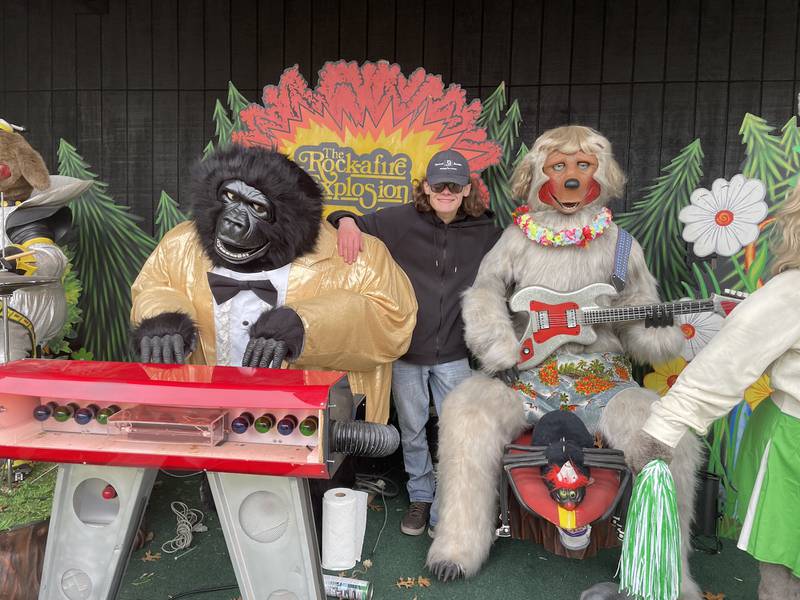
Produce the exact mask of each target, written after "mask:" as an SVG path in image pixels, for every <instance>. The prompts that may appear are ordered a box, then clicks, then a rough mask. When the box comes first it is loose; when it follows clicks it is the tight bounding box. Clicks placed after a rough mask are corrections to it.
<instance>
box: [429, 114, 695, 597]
mask: <svg viewBox="0 0 800 600" xmlns="http://www.w3.org/2000/svg"><path fill="white" fill-rule="evenodd" d="M623 184H624V175H623V174H622V172H621V170H620V168H619V166H618V165H617V163H616V161H615V160H614V158H613V156H612V153H611V144H610V143H609V141H608V140H607V139H606V138H604V137H603V136H602V135H600V134H599V133H597V132H596V131H593V130H592V129H589V128H587V127H579V126H568V127H559V128H557V129H553V130H550V131H547V132H545V133H544V134H543V135H542V136H540V137H539V138H538V139H537V140H536V142H535V144H534V146H533V148H532V150H531V151H530V153H529V154H528V155H527V156H526V157H525V159H523V161H522V163H521V164H520V165H519V166H518V168H517V170H516V171H515V173H514V176H513V179H512V187H513V189H512V192H513V194H514V196H515V197H517V198H525V199H526V201H527V206H523V207H521V208H520V209H518V210H517V211H516V213H515V223H514V224H511V225H509V227H508V228H507V229H506V231H505V232H504V233H503V236H502V237H501V238H500V241H498V243H497V244H496V245H495V247H494V248H493V249H492V250H491V251H490V252H489V253H488V254H487V255H486V257H485V258H484V259H483V262H482V263H481V267H480V269H479V271H478V275H477V277H476V279H475V283H474V285H473V286H472V288H470V289H469V290H467V292H466V293H465V295H464V304H463V316H464V324H465V339H466V341H467V345H468V346H469V348H470V349H471V350H472V352H473V353H474V354H475V356H476V357H477V358H478V359H479V360H480V362H481V365H482V369H483V373H479V374H476V375H474V376H473V377H471V378H470V379H468V380H466V381H465V382H463V383H462V384H461V385H460V386H458V387H457V388H456V389H454V390H453V391H452V392H451V393H450V395H449V396H448V397H447V398H445V400H444V403H443V410H442V415H441V417H440V420H439V489H438V492H437V495H438V497H439V499H440V503H441V505H440V520H439V523H438V525H437V527H436V537H435V539H434V541H433V544H432V545H431V547H430V551H429V552H428V559H427V564H428V566H429V567H430V568H431V570H432V571H433V572H434V573H435V574H436V575H437V576H438V577H439V578H440V579H444V580H447V579H451V578H456V577H460V576H471V575H474V574H475V573H476V572H477V571H478V569H479V568H480V566H481V564H482V563H483V561H484V560H485V559H486V557H487V555H488V553H489V549H490V547H491V545H492V542H493V541H494V538H495V526H496V521H497V499H498V497H497V496H498V494H497V489H498V481H499V477H500V469H501V461H502V457H503V450H504V446H505V445H506V444H508V443H510V442H511V441H512V440H514V439H515V438H516V437H517V436H518V435H519V434H520V433H521V432H522V431H523V430H524V429H526V428H528V427H530V426H531V425H532V424H534V423H535V422H536V421H537V420H538V419H539V418H540V417H541V415H542V414H544V413H546V412H548V411H551V410H557V409H559V408H565V409H568V410H571V411H574V412H575V413H576V414H577V415H578V416H580V417H581V419H582V420H583V421H584V423H585V424H586V425H587V427H588V429H589V431H590V432H591V433H597V432H599V433H600V434H601V435H602V436H603V437H604V438H605V442H606V443H607V444H608V445H609V446H611V447H612V448H617V449H622V450H623V451H624V450H625V445H626V443H627V442H628V440H629V439H630V437H631V436H632V435H633V434H634V433H635V432H636V431H638V430H639V428H640V427H641V425H642V423H643V422H644V420H645V419H646V418H647V416H648V414H649V410H650V408H649V407H650V403H651V402H652V401H654V400H657V399H658V396H656V395H655V394H653V393H652V392H650V391H648V390H645V389H641V388H639V387H638V386H637V385H636V384H635V382H633V381H632V380H631V376H630V365H629V364H628V362H627V359H626V358H625V357H624V356H623V353H626V354H629V355H630V356H632V357H633V358H634V359H635V360H637V361H640V362H645V363H659V362H662V361H665V360H667V359H669V358H670V357H673V356H676V355H677V354H678V353H679V351H680V349H681V344H682V343H683V341H682V338H681V331H680V330H679V328H677V327H674V326H671V325H672V323H671V321H672V318H671V315H664V314H659V313H658V312H655V311H653V312H651V313H650V314H648V320H647V322H646V323H642V322H641V321H638V322H637V321H629V322H620V323H601V324H599V325H597V326H596V333H597V339H596V340H595V341H594V342H593V343H590V345H586V346H584V345H579V344H575V343H570V344H567V345H565V346H563V347H561V348H559V349H558V350H557V351H556V352H554V353H553V354H551V355H550V356H549V357H548V358H547V359H545V361H544V362H542V363H541V364H539V365H538V366H537V367H536V368H533V369H530V370H525V371H521V372H518V373H517V372H515V371H516V369H515V366H516V365H517V364H518V362H520V363H521V362H525V361H526V358H525V356H526V355H525V353H526V352H527V351H528V350H526V349H525V346H524V345H523V347H522V350H521V348H520V342H519V341H518V336H517V334H516V333H515V329H514V326H513V323H512V321H513V320H514V319H513V318H512V316H511V315H510V313H509V308H508V296H507V294H508V292H509V290H511V291H512V292H513V291H514V290H520V289H521V288H525V287H528V286H533V285H536V286H544V287H546V288H549V289H551V290H555V291H557V292H575V291H577V290H580V289H581V288H583V287H585V286H588V285H590V284H597V283H609V282H610V281H611V280H612V277H611V276H612V273H615V274H616V275H617V279H618V280H619V281H618V282H617V283H618V285H619V287H622V285H621V283H622V281H624V282H625V285H624V289H623V290H622V292H621V293H620V294H619V295H617V296H614V297H611V298H610V302H609V303H610V305H611V306H623V305H640V304H652V303H657V302H658V301H659V298H658V292H657V289H656V282H655V280H654V278H653V277H652V275H651V274H650V272H649V271H648V269H647V265H646V264H645V260H644V255H643V253H642V249H641V247H640V246H639V244H638V243H636V241H635V240H632V239H630V238H628V239H629V240H630V242H631V245H630V253H629V258H628V265H627V272H626V273H623V272H622V270H618V271H617V272H615V264H614V263H615V256H616V254H617V252H616V247H617V238H618V234H619V230H618V228H617V226H616V225H615V224H614V223H613V222H612V221H611V214H610V212H609V211H608V209H607V208H606V207H605V205H606V204H607V203H608V201H609V200H611V199H612V198H615V197H619V195H620V194H621V192H622V188H623ZM624 239H625V236H624V235H623V240H624ZM623 254H624V253H623ZM610 289H611V291H612V292H613V289H614V288H610ZM610 295H611V296H613V293H612V294H610ZM552 325H553V326H557V325H558V323H553V324H552ZM646 326H656V327H657V328H655V329H645V327H646ZM492 375H499V377H492ZM507 382H508V383H507ZM699 460H700V449H699V445H698V442H697V440H696V439H695V438H694V437H692V436H686V438H684V441H683V442H682V444H681V445H680V446H679V447H678V448H677V449H676V452H675V458H674V460H673V462H672V465H671V469H672V473H673V475H674V478H675V483H676V486H677V496H678V502H679V508H680V514H681V516H682V521H681V528H682V534H683V538H682V539H683V548H682V558H683V573H684V579H683V585H682V594H683V595H682V598H685V599H686V598H692V599H694V598H700V595H699V590H698V588H697V585H696V584H695V582H694V581H693V580H692V578H691V576H690V575H689V567H688V563H687V553H688V549H689V526H690V521H691V515H692V513H693V506H694V495H695V489H694V488H695V471H696V468H697V464H698V462H699ZM610 597H616V593H614V596H610Z"/></svg>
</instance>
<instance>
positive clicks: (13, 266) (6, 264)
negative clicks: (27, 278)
mask: <svg viewBox="0 0 800 600" xmlns="http://www.w3.org/2000/svg"><path fill="white" fill-rule="evenodd" d="M20 252H22V250H20V249H19V247H17V246H6V248H5V251H4V254H5V255H6V256H14V255H15V254H19V253H20ZM0 266H2V267H3V269H5V270H6V271H11V272H12V273H16V274H17V275H22V274H23V273H22V269H17V261H16V260H14V259H10V260H9V259H5V258H2V257H0Z"/></svg>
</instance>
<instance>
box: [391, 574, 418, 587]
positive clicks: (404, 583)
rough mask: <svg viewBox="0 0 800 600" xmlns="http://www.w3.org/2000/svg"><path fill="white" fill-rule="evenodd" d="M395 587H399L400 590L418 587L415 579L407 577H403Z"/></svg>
mask: <svg viewBox="0 0 800 600" xmlns="http://www.w3.org/2000/svg"><path fill="white" fill-rule="evenodd" d="M395 585H396V586H397V587H398V589H403V588H406V589H409V588H412V587H414V586H415V585H417V582H416V581H414V578H413V577H406V578H405V579H404V578H402V577H401V578H400V579H398V580H397V581H396V582H395Z"/></svg>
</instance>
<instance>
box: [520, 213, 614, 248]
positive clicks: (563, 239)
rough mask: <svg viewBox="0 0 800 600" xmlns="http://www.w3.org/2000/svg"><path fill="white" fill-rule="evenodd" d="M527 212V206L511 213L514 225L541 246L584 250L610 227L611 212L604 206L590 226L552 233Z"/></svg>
mask: <svg viewBox="0 0 800 600" xmlns="http://www.w3.org/2000/svg"><path fill="white" fill-rule="evenodd" d="M529 211H530V208H529V207H528V206H527V205H523V206H520V207H518V208H517V210H515V211H514V212H513V213H511V216H512V217H513V218H514V223H516V224H517V227H519V228H520V229H522V231H523V233H525V235H526V236H528V239H530V240H532V241H534V242H536V243H537V244H541V245H542V246H573V245H575V246H579V247H581V248H584V247H586V245H587V244H588V243H589V242H590V241H592V240H593V239H595V238H596V237H597V236H599V235H602V234H603V232H605V230H606V229H608V226H609V225H611V211H610V210H609V209H608V207H606V206H604V207H603V208H602V209H601V210H600V212H599V213H597V214H596V215H595V216H594V218H593V219H592V223H591V224H590V225H584V226H583V227H571V228H569V229H562V230H560V231H553V230H552V229H550V228H548V227H545V226H544V225H540V224H539V223H537V222H536V221H534V220H533V217H531V216H530V215H529V214H528V212H529Z"/></svg>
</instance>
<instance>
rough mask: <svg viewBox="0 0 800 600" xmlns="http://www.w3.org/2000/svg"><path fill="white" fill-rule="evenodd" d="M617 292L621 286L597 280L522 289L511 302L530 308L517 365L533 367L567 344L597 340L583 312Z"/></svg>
mask: <svg viewBox="0 0 800 600" xmlns="http://www.w3.org/2000/svg"><path fill="white" fill-rule="evenodd" d="M616 295H617V290H616V289H614V286H612V285H610V284H607V283H593V284H591V285H587V286H586V287H584V288H581V289H580V290H578V291H575V292H556V291H554V290H551V289H549V288H545V287H540V286H530V287H526V288H523V289H521V290H518V291H517V292H516V293H515V294H514V295H513V296H512V297H511V300H509V303H508V305H509V307H510V308H511V310H512V311H514V312H528V313H529V315H530V318H529V319H528V323H527V326H526V327H525V330H524V332H523V334H522V336H521V337H520V342H519V343H520V351H519V360H518V362H517V368H519V369H522V370H525V369H533V368H534V367H536V366H538V365H539V364H541V363H542V361H544V359H546V358H547V357H548V356H550V355H551V354H552V353H553V352H554V351H555V350H556V349H557V348H559V347H561V346H563V345H564V344H569V343H573V344H581V345H584V346H588V345H590V344H592V343H594V341H595V340H596V339H597V334H596V333H595V331H594V328H593V327H592V326H591V325H586V324H585V323H583V319H582V312H583V310H584V309H592V308H600V307H599V305H598V304H597V298H598V297H599V296H607V297H613V296H616Z"/></svg>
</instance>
